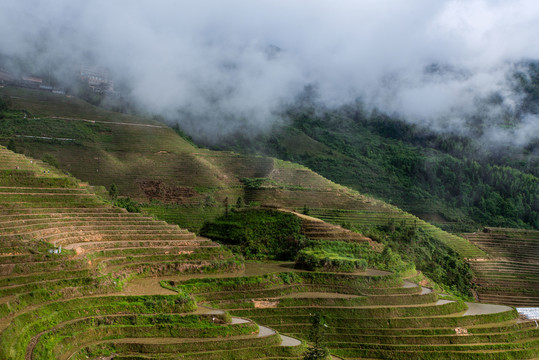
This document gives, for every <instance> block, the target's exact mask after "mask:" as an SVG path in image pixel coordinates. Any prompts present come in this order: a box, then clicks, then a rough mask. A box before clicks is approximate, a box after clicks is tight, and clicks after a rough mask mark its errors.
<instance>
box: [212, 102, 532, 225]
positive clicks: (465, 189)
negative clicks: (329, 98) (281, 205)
mask: <svg viewBox="0 0 539 360" xmlns="http://www.w3.org/2000/svg"><path fill="white" fill-rule="evenodd" d="M287 115H288V117H289V119H290V125H289V126H288V127H284V128H282V129H279V130H275V131H274V132H273V133H271V134H268V135H260V136H259V137H257V138H253V137H241V136H235V137H234V138H232V139H229V140H228V143H226V142H225V143H224V144H222V145H219V147H220V148H224V149H233V150H236V151H240V152H245V153H253V152H259V153H263V154H266V155H269V156H275V157H278V158H281V159H285V160H290V161H294V162H298V163H300V164H303V165H306V166H308V167H309V168H310V169H312V170H314V171H316V172H318V173H319V174H321V175H323V176H325V177H327V178H328V179H330V180H332V181H335V182H337V183H339V184H342V185H345V186H349V187H351V188H353V189H356V190H358V191H360V192H361V193H364V194H372V195H374V196H376V197H379V198H381V199H383V200H385V201H388V202H390V203H392V204H396V205H397V206H399V207H400V208H402V209H405V210H407V211H410V212H412V213H414V214H418V215H420V216H425V218H426V219H429V220H431V219H432V220H433V221H435V222H438V223H439V225H441V226H444V227H446V228H447V229H449V230H452V229H455V230H464V229H468V230H470V229H473V227H474V226H477V225H476V224H485V225H491V226H505V227H522V228H535V229H539V209H538V208H537V203H539V192H538V188H539V180H538V178H537V176H539V173H538V169H539V159H538V158H537V155H534V154H533V152H531V151H527V150H520V151H521V152H522V151H523V152H524V153H518V151H519V149H504V153H503V154H498V153H494V152H493V153H488V152H487V153H485V151H486V150H485V149H484V148H478V145H477V144H474V142H473V141H472V140H470V139H468V138H462V137H458V136H452V135H440V134H436V133H434V132H432V131H430V130H428V129H426V128H422V127H420V126H418V125H412V124H408V123H405V122H404V121H402V120H399V119H396V118H391V117H389V116H386V115H382V114H380V113H378V112H371V113H369V112H367V111H366V110H364V109H363V108H362V106H361V104H354V105H350V106H345V107H343V108H341V109H334V110H331V109H319V108H317V107H316V105H314V104H311V105H309V106H304V107H301V106H299V107H296V108H294V107H293V108H291V109H290V110H289V111H288V113H287ZM495 160H496V161H495Z"/></svg>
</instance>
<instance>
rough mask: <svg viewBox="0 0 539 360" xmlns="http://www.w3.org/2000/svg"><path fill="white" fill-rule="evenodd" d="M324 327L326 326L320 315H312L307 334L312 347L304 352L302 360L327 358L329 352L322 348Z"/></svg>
mask: <svg viewBox="0 0 539 360" xmlns="http://www.w3.org/2000/svg"><path fill="white" fill-rule="evenodd" d="M326 327H327V325H326V324H325V322H324V319H323V318H322V315H320V314H319V313H314V315H313V317H312V318H311V331H310V333H309V340H310V341H312V343H313V347H312V348H309V349H307V351H305V353H304V354H303V360H318V359H327V358H328V357H329V350H328V349H327V348H326V347H324V346H323V340H324V328H326Z"/></svg>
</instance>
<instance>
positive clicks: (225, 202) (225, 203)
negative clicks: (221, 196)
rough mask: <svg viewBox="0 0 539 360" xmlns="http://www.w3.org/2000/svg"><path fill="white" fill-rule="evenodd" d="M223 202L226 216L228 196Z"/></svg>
mask: <svg viewBox="0 0 539 360" xmlns="http://www.w3.org/2000/svg"><path fill="white" fill-rule="evenodd" d="M223 203H224V205H225V216H228V196H227V197H226V198H225V201H224V202H223Z"/></svg>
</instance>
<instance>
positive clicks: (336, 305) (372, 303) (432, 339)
mask: <svg viewBox="0 0 539 360" xmlns="http://www.w3.org/2000/svg"><path fill="white" fill-rule="evenodd" d="M163 285H164V286H165V287H169V288H171V289H174V290H176V291H178V292H179V293H183V294H186V293H189V294H194V295H195V298H196V299H197V300H198V301H199V303H200V304H205V305H207V306H210V307H212V308H220V309H223V310H226V311H228V312H230V313H231V314H232V315H236V316H241V317H247V318H250V319H253V320H254V321H256V322H258V323H260V324H264V325H266V326H269V327H271V328H274V329H276V330H278V331H279V332H281V333H284V334H288V335H290V336H292V337H297V338H303V339H308V338H309V337H310V334H311V331H312V330H313V328H314V326H313V325H311V323H312V320H313V317H314V315H315V313H318V314H319V315H321V317H322V319H323V321H322V323H321V324H320V325H321V329H322V330H321V331H322V332H323V335H322V338H323V343H324V345H325V346H327V348H329V350H330V351H331V353H332V354H334V355H337V356H339V357H342V358H344V359H534V358H537V356H539V340H538V335H539V330H538V329H537V327H536V324H535V322H531V321H521V320H519V319H518V314H517V313H516V311H515V310H514V309H512V308H509V307H506V306H500V305H484V304H474V303H464V302H462V301H460V300H457V299H454V298H448V297H440V296H439V295H438V294H437V293H435V292H432V291H431V290H430V289H428V288H422V287H419V286H417V285H415V284H413V283H410V282H408V281H403V279H401V278H400V277H398V276H396V275H392V274H388V273H385V274H383V273H382V274H380V273H371V274H370V273H369V272H367V274H361V275H354V274H337V273H312V272H281V273H273V274H268V275H263V276H253V277H243V278H226V279H223V278H206V279H192V280H187V281H183V282H164V283H163ZM319 330H320V329H319Z"/></svg>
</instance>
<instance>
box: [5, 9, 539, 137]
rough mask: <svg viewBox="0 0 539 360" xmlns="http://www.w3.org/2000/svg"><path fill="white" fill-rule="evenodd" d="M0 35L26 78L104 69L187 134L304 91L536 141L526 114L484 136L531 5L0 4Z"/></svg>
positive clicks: (264, 121) (262, 113) (529, 32)
mask: <svg viewBox="0 0 539 360" xmlns="http://www.w3.org/2000/svg"><path fill="white" fill-rule="evenodd" d="M0 32H1V33H2V34H3V36H2V37H0V53H2V54H4V55H7V56H10V57H12V58H13V57H15V58H22V59H25V61H26V63H29V64H32V65H30V66H29V67H30V68H33V69H34V70H35V71H43V70H47V71H53V72H54V73H56V74H58V75H59V74H62V73H65V72H66V71H65V69H66V68H67V67H68V65H69V64H80V63H91V64H95V65H100V66H104V67H106V68H107V69H109V70H110V72H111V73H112V74H114V76H115V77H117V78H121V79H124V80H126V81H127V82H128V84H129V88H130V89H131V90H130V91H131V93H130V95H131V96H132V97H133V98H135V99H136V100H137V102H138V103H140V104H141V105H142V106H144V108H145V109H147V110H148V111H150V112H153V113H159V114H161V115H164V116H165V117H166V118H168V119H171V120H174V121H178V122H179V123H180V124H181V125H183V126H185V127H187V130H188V131H189V132H191V133H192V134H193V135H194V136H195V137H197V136H200V137H208V136H210V137H211V136H214V135H216V134H226V133H230V132H234V131H237V130H241V129H248V128H251V129H265V128H267V127H268V126H271V125H272V124H273V123H274V122H275V121H278V120H279V119H278V115H276V111H277V110H278V109H279V107H280V106H281V105H282V104H283V103H287V102H290V101H291V99H293V98H294V97H295V96H296V95H297V94H298V93H299V92H301V91H302V89H303V88H304V86H305V85H308V84H315V85H316V86H317V89H318V91H319V94H320V99H321V100H322V101H323V102H324V103H325V104H328V105H329V106H338V105H340V104H344V103H347V102H349V101H352V100H354V99H357V98H361V99H362V100H364V101H365V102H367V104H369V105H370V106H372V107H376V108H378V109H380V110H382V111H386V112H388V113H396V114H399V116H401V117H402V118H404V119H407V120H409V121H412V122H416V123H421V124H427V125H429V126H431V127H432V128H435V129H439V130H445V131H453V132H455V131H461V130H462V129H463V127H465V125H466V121H467V119H468V118H469V116H470V115H473V114H477V113H478V112H480V113H481V114H482V116H486V115H488V119H491V120H486V121H487V122H489V121H490V122H491V123H489V124H487V126H486V129H487V130H486V131H485V132H484V134H485V136H487V135H488V138H489V139H491V140H494V141H500V139H506V140H507V139H511V141H513V142H515V143H518V144H519V145H523V144H527V143H528V142H529V141H530V140H531V139H532V138H533V137H535V138H536V137H537V135H536V134H537V131H536V130H537V128H538V125H537V121H538V118H537V116H536V115H527V116H525V117H523V119H522V122H521V123H520V124H517V126H516V127H514V128H512V129H511V130H507V131H506V132H504V130H503V128H500V127H499V126H497V125H496V124H498V123H499V122H500V116H503V114H506V113H507V112H508V111H509V112H511V111H512V112H516V109H517V107H518V105H519V102H520V101H521V100H522V99H520V98H519V97H518V95H516V94H515V92H514V91H512V89H513V84H512V81H513V80H512V79H511V76H510V74H511V73H512V72H513V71H515V67H516V66H518V65H515V64H518V63H519V62H520V61H522V60H528V59H539V45H537V41H536V37H537V34H538V33H539V5H538V4H537V1H536V0H507V1H503V0H497V1H489V0H468V1H464V0H446V1H431V0H412V1H397V0H363V1H355V0H340V1H334V0H310V1H306V0H301V1H300V0H297V1H290V0H287V1H284V0H272V1H265V0H259V1H252V0H227V1H222V0H201V1H175V0H151V1H148V0H138V1H127V0H116V1H107V0H93V1H83V0H55V1H53V2H51V1H45V0H27V1H12V0H0ZM492 96H498V97H499V98H500V99H501V100H500V101H497V102H496V103H494V102H492V103H488V101H487V100H485V99H489V98H490V97H492ZM485 101H487V103H488V106H487V105H485ZM509 131H510V132H509ZM511 134H512V135H511ZM515 134H516V135H515ZM509 135H511V136H509Z"/></svg>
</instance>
